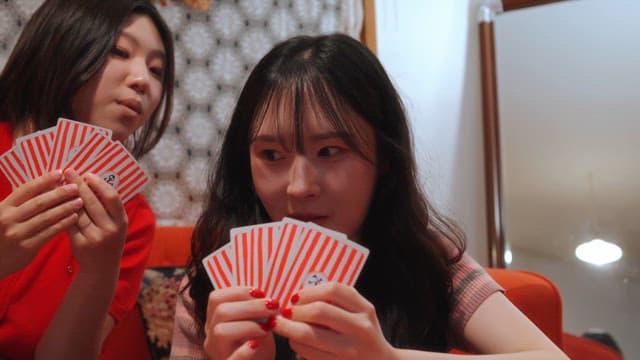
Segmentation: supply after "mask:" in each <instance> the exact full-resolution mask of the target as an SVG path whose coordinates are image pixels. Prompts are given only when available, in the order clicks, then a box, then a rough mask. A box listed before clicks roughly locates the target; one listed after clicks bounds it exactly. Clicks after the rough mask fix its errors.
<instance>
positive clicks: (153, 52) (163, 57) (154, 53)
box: [116, 31, 167, 62]
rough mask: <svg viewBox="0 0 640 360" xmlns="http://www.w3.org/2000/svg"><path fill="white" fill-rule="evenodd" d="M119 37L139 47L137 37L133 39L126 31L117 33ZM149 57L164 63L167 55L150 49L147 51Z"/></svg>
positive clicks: (161, 51) (158, 50)
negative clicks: (156, 58)
mask: <svg viewBox="0 0 640 360" xmlns="http://www.w3.org/2000/svg"><path fill="white" fill-rule="evenodd" d="M118 35H119V36H122V37H125V38H127V39H128V40H129V41H131V42H133V43H135V45H136V46H140V40H138V38H137V37H135V36H134V35H133V34H130V33H128V32H126V31H120V32H119V33H118ZM117 42H118V40H117V39H116V43H117ZM149 53H150V55H151V56H152V57H159V58H161V59H162V61H163V62H166V60H167V55H166V54H165V52H164V50H162V49H158V48H156V49H151V51H149Z"/></svg>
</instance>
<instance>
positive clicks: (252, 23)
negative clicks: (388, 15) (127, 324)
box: [0, 0, 363, 225]
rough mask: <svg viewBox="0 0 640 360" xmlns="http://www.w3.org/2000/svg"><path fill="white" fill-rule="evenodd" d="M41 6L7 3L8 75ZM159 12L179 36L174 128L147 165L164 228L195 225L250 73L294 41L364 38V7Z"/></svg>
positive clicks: (2, 53)
mask: <svg viewBox="0 0 640 360" xmlns="http://www.w3.org/2000/svg"><path fill="white" fill-rule="evenodd" d="M41 3H42V0H5V1H0V68H2V67H4V64H5V63H6V61H7V58H8V57H9V54H10V52H11V49H12V48H13V45H14V44H15V42H16V40H17V38H18V34H19V33H20V31H21V30H22V27H23V25H24V23H25V22H26V21H27V20H28V19H29V16H30V15H31V14H32V13H33V12H34V11H35V9H36V8H37V7H38V6H39V5H40V4H41ZM157 7H158V9H159V11H160V13H161V14H162V15H163V17H164V19H165V20H166V22H167V24H168V25H169V27H170V28H171V30H172V31H173V32H174V34H175V54H176V88H175V92H174V100H175V101H174V109H173V116H172V120H171V123H170V124H169V128H168V129H167V132H166V133H165V135H164V136H163V138H162V140H160V143H159V144H158V145H157V146H156V148H155V149H154V150H153V151H152V152H151V153H149V154H148V155H147V156H145V158H143V159H141V162H142V165H143V167H144V168H145V170H146V171H147V173H148V174H150V175H151V178H152V179H153V181H151V184H149V186H147V187H146V189H145V195H146V198H147V199H148V200H149V202H150V204H151V207H152V208H153V210H154V211H155V213H156V216H157V218H158V225H191V224H194V223H195V220H196V219H197V217H198V215H199V214H200V212H201V210H202V201H203V199H204V191H205V186H206V183H207V181H206V177H207V172H208V169H209V167H210V164H211V163H212V162H213V161H214V159H215V157H216V153H217V151H218V148H219V146H220V145H221V143H222V134H223V133H224V131H225V129H226V127H227V122H228V118H229V116H230V113H231V111H232V109H233V105H234V103H235V99H236V97H237V95H238V94H239V92H240V88H241V86H242V84H243V83H244V80H245V78H246V77H247V76H248V74H249V71H250V70H251V69H252V68H253V66H254V65H255V64H256V63H257V61H258V60H259V59H260V58H261V57H262V56H263V55H264V54H265V53H266V52H267V51H268V50H269V49H271V48H272V47H273V45H274V44H275V43H277V42H279V41H281V40H284V39H286V38H289V37H291V36H294V35H299V34H321V33H333V32H344V33H347V34H349V35H351V36H353V37H355V38H358V37H359V34H360V29H361V27H362V21H363V13H362V0H314V1H311V0H289V1H264V0H236V1H234V0H218V1H211V6H210V7H209V10H208V11H200V10H196V9H192V8H189V7H187V6H186V5H184V4H180V3H176V2H169V3H168V5H167V6H161V5H159V4H158V5H157ZM61 56H62V54H61Z"/></svg>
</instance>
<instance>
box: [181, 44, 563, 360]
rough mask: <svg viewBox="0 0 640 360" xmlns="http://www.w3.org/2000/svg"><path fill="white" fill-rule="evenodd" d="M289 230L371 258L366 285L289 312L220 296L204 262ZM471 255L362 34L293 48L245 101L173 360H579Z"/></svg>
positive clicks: (284, 48) (202, 227) (331, 289)
mask: <svg viewBox="0 0 640 360" xmlns="http://www.w3.org/2000/svg"><path fill="white" fill-rule="evenodd" d="M283 217H290V218H295V219H299V220H302V221H312V222H314V223H317V224H319V225H321V226H323V227H326V228H330V229H333V230H336V231H339V232H342V233H344V234H346V235H347V236H348V237H349V239H352V240H354V241H356V242H358V243H360V244H361V245H364V246H365V247H367V248H368V249H369V250H370V255H369V258H368V260H367V262H366V264H365V266H364V269H363V272H362V274H361V275H360V278H359V279H358V282H357V283H356V286H355V288H352V287H348V286H346V285H343V284H338V283H333V282H329V283H324V284H321V285H318V286H316V287H310V288H304V289H302V290H300V292H299V293H297V294H295V295H294V296H293V297H292V299H291V303H293V304H294V305H292V306H291V307H287V308H283V309H279V308H278V304H275V303H274V302H273V301H272V300H270V299H263V298H262V296H264V293H263V292H262V291H260V290H262V289H250V288H247V287H239V286H238V287H230V288H226V289H215V290H214V289H213V288H212V286H211V284H210V282H209V278H208V276H207V273H206V271H205V269H204V267H203V265H202V260H203V258H204V257H206V256H207V255H208V254H209V253H211V252H212V251H214V250H215V249H217V248H219V247H221V246H222V245H224V244H225V243H227V242H228V241H229V231H230V230H231V229H232V228H234V227H238V226H244V225H251V224H258V223H264V222H268V221H279V220H281V219H282V218H283ZM464 243H465V242H464V235H463V234H462V232H461V231H460V230H459V229H458V227H456V226H455V225H454V224H453V223H452V222H451V221H449V220H447V219H446V218H444V217H443V216H441V215H439V214H438V213H437V212H436V211H435V210H434V209H433V208H432V207H431V206H430V205H429V203H428V202H427V200H426V197H425V195H424V194H423V191H422V189H421V187H420V184H419V182H418V177H417V172H416V165H415V159H414V152H413V146H412V139H411V134H410V130H409V126H408V122H407V119H406V116H405V112H404V109H403V106H402V103H401V101H400V98H399V96H398V94H397V92H396V90H395V89H394V87H393V85H392V83H391V81H390V80H389V78H388V76H387V74H386V72H385V71H384V69H383V67H382V65H381V64H380V63H379V61H378V60H377V59H376V57H375V55H373V54H372V53H371V52H370V51H369V50H368V49H367V48H366V47H365V46H363V45H362V44H361V43H359V42H358V41H356V40H354V39H352V38H350V37H348V36H346V35H339V34H336V35H329V36H318V37H304V36H303V37H296V38H292V39H290V40H287V41H285V42H283V43H281V44H279V45H277V46H276V47H275V48H274V49H272V50H271V51H270V52H269V53H268V54H267V55H266V56H265V57H264V58H263V59H262V60H261V61H260V62H259V63H258V64H257V66H256V67H255V68H254V69H253V71H252V72H251V74H250V76H249V78H248V80H247V82H246V84H245V86H244V88H243V90H242V92H241V94H240V97H239V99H238V103H237V105H236V107H235V111H234V113H233V116H232V118H231V123H230V125H229V128H228V130H227V133H226V135H225V140H224V143H223V146H222V149H221V153H220V157H219V159H218V163H217V166H216V167H215V169H214V171H212V174H211V179H210V183H209V198H208V203H207V204H206V208H205V210H204V212H203V213H202V216H201V217H200V218H199V220H198V222H197V224H196V227H195V232H194V235H193V239H192V259H191V262H190V264H189V266H188V269H187V270H188V271H187V274H188V282H187V283H186V288H185V290H184V292H183V293H182V296H181V298H180V300H179V302H178V308H177V312H176V324H175V328H174V342H173V348H172V356H173V357H175V358H182V356H186V357H187V358H211V359H227V358H234V359H236V358H238V359H241V358H242V359H244V358H256V359H257V358H259V359H272V358H277V359H286V358H293V357H294V353H295V354H297V356H299V357H301V358H304V359H329V358H339V359H344V358H353V359H355V358H357V359H399V358H425V359H426V358H429V359H432V358H433V359H435V358H438V359H440V358H445V357H448V356H453V355H449V354H438V355H435V354H434V353H435V352H439V353H442V352H446V351H448V350H449V349H451V347H452V346H458V347H463V348H468V349H473V350H475V351H478V352H481V353H488V354H490V353H513V356H512V357H510V358H514V359H516V358H519V359H564V358H565V357H564V356H563V354H562V352H561V351H560V350H558V349H557V348H556V347H555V346H554V344H553V343H552V342H551V341H550V340H548V339H547V338H546V337H545V336H544V335H543V333H542V332H541V331H540V330H538V329H537V328H536V327H535V326H534V325H533V324H531V323H530V322H529V321H528V320H527V319H526V317H525V316H524V315H522V314H521V313H520V312H518V311H517V310H516V309H515V307H513V305H511V304H510V303H509V302H508V300H506V298H505V297H504V295H503V294H502V293H501V292H500V288H499V286H498V285H497V284H496V283H495V282H493V281H492V280H491V278H490V277H489V276H488V275H487V274H486V273H485V272H484V271H483V270H482V268H481V267H480V266H479V265H478V264H477V263H475V262H474V261H473V260H472V259H471V258H469V257H468V256H467V255H464V248H465V244H464ZM265 301H266V306H265ZM265 319H268V320H267V321H265ZM489 320H490V321H489ZM510 327H511V328H510ZM485 331H486V332H485ZM274 334H275V335H274ZM487 358H490V357H487ZM503 358H504V357H503Z"/></svg>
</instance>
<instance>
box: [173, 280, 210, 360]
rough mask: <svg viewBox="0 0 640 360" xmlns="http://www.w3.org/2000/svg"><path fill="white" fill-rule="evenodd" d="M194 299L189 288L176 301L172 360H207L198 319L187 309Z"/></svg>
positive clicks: (182, 285) (183, 283) (184, 281)
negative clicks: (198, 328) (197, 323)
mask: <svg viewBox="0 0 640 360" xmlns="http://www.w3.org/2000/svg"><path fill="white" fill-rule="evenodd" d="M186 281H187V279H186V276H185V278H183V279H182V284H180V289H183V288H185V287H186ZM191 303H192V300H191V297H190V296H189V289H188V288H187V289H185V291H184V292H181V293H179V294H178V300H177V302H176V314H175V322H174V324H173V339H172V341H171V356H170V359H171V360H206V359H207V354H206V353H205V352H204V349H203V347H202V346H203V343H204V339H203V338H202V337H201V336H199V335H198V330H197V327H196V321H195V319H194V318H193V316H192V315H191V313H190V312H189V310H188V309H187V307H188V306H189V305H191Z"/></svg>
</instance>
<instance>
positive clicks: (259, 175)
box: [251, 158, 280, 210]
mask: <svg viewBox="0 0 640 360" xmlns="http://www.w3.org/2000/svg"><path fill="white" fill-rule="evenodd" d="M251 180H252V181H253V186H254V187H255V190H256V195H258V198H259V199H260V201H261V202H262V205H263V206H264V207H265V208H267V210H269V209H271V208H273V207H274V206H275V203H274V199H277V198H278V194H279V187H280V186H279V180H278V177H277V176H275V175H274V174H273V173H272V172H270V171H267V169H266V167H265V166H264V165H263V164H261V163H260V161H256V160H254V159H253V158H252V159H251Z"/></svg>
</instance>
